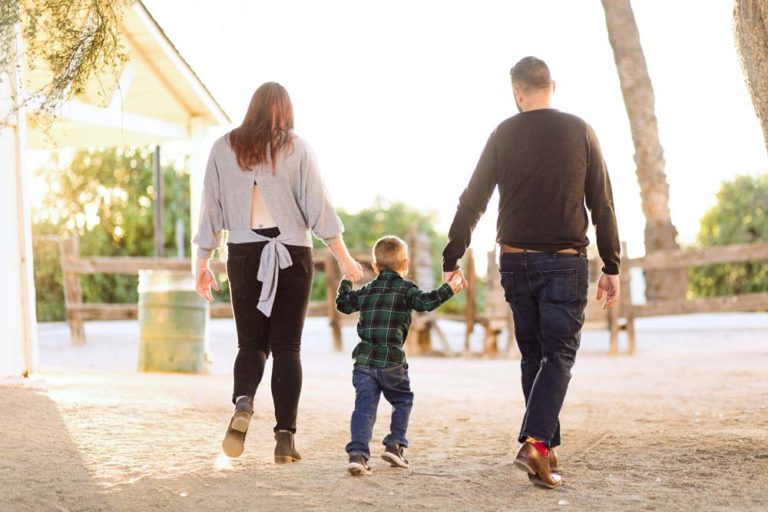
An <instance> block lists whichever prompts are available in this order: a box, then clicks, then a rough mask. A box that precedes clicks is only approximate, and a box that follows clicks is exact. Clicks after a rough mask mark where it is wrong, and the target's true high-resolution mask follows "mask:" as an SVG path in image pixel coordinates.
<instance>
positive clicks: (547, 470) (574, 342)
mask: <svg viewBox="0 0 768 512" xmlns="http://www.w3.org/2000/svg"><path fill="white" fill-rule="evenodd" d="M510 73H511V75H512V90H513V93H514V97H515V103H516V105H517V108H518V110H519V112H520V113H519V114H517V115H515V116H513V117H511V118H509V119H507V120H506V121H504V122H502V123H501V124H500V125H499V126H498V127H497V128H496V129H495V130H494V131H493V133H492V134H491V136H490V138H489V139H488V142H487V144H486V146H485V149H484V150H483V153H482V155H481V156H480V161H479V162H478V164H477V168H476V169H475V172H474V174H473V175H472V178H471V179H470V181H469V185H468V186H467V188H466V189H465V190H464V192H463V193H462V194H461V197H460V199H459V207H458V210H457V212H456V216H455V217H454V219H453V224H452V225H451V228H450V231H449V233H448V240H449V241H448V245H447V246H446V247H445V250H444V251H443V277H444V279H445V280H446V281H447V280H449V279H451V278H452V277H453V276H454V275H455V274H456V273H461V269H459V267H457V265H456V262H457V261H458V260H459V258H461V257H462V256H463V255H464V252H465V251H466V249H467V247H468V246H469V243H470V238H471V234H472V230H473V229H474V227H475V225H476V224H477V221H478V220H479V219H480V216H481V215H482V214H483V213H484V212H485V208H486V206H487V205H488V200H489V198H490V197H491V194H492V193H493V190H494V188H496V187H497V186H498V187H499V217H498V222H497V238H496V240H497V242H498V243H499V244H500V245H501V258H500V260H501V261H500V265H499V267H500V270H501V282H502V287H503V288H504V295H505V298H506V300H507V302H508V303H509V304H510V307H511V308H512V312H513V316H514V320H515V335H516V337H517V343H518V346H519V347H520V353H521V354H522V360H521V362H520V367H521V373H522V385H523V395H524V397H525V403H526V411H525V416H524V418H523V425H522V428H521V430H520V436H519V438H518V440H519V442H520V443H522V445H521V447H520V450H519V451H518V453H517V457H516V458H515V465H516V466H518V467H519V468H520V469H522V470H524V471H526V472H527V473H528V475H529V478H530V479H531V481H532V482H533V483H534V484H536V485H540V486H543V487H548V488H554V487H557V486H558V485H560V484H561V482H562V478H561V476H560V474H559V473H558V472H557V471H556V470H557V455H556V454H555V450H554V448H555V447H556V446H558V445H559V444H560V423H559V420H558V416H559V414H560V409H561V408H562V405H563V401H564V399H565V394H566V391H567V389H568V382H569V380H570V378H571V367H572V366H573V363H574V361H575V358H576V351H577V350H578V348H579V341H580V338H581V327H582V325H583V323H584V307H585V306H586V303H587V285H588V276H587V272H588V266H587V259H586V247H587V245H589V240H588V239H587V236H586V232H587V227H588V223H589V221H588V218H587V211H586V209H585V205H586V208H588V209H589V210H590V212H591V216H592V222H593V223H594V225H595V228H596V232H597V247H598V251H599V253H600V258H601V259H602V261H603V274H602V275H601V276H600V279H599V280H598V291H597V299H598V300H601V299H602V296H603V295H604V294H605V295H606V301H605V303H604V304H603V308H609V307H612V306H613V305H614V304H616V302H617V301H618V297H619V281H618V273H619V238H618V233H617V228H616V218H615V215H614V209H613V198H612V193H611V184H610V181H609V179H608V173H607V170H606V167H605V162H604V161H603V157H602V154H601V152H600V146H599V144H598V142H597V138H596V136H595V134H594V132H593V131H592V128H590V126H589V125H587V124H586V123H585V122H584V121H583V120H581V119H579V118H578V117H576V116H573V115H570V114H566V113H563V112H560V111H558V110H555V109H554V108H552V95H553V94H554V92H555V83H554V82H553V81H552V78H551V76H550V73H549V68H548V67H547V65H546V64H545V63H544V62H543V61H541V60H539V59H537V58H535V57H526V58H524V59H522V60H521V61H520V62H518V63H517V64H515V67H514V68H512V70H511V72H510Z"/></svg>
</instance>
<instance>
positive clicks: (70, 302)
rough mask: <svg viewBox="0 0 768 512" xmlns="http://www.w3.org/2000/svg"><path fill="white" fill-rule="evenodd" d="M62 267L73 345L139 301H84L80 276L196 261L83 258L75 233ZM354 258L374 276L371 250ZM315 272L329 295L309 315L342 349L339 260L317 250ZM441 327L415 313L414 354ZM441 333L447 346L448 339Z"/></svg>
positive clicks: (134, 313)
mask: <svg viewBox="0 0 768 512" xmlns="http://www.w3.org/2000/svg"><path fill="white" fill-rule="evenodd" d="M409 238H410V243H409V245H410V247H411V253H412V255H413V256H412V260H413V262H414V263H413V264H412V275H411V276H410V277H411V278H412V279H417V278H418V279H420V280H424V279H426V274H425V271H424V267H425V264H430V262H429V258H428V257H427V258H425V256H424V251H428V250H429V248H428V244H426V243H425V240H424V237H423V235H419V234H416V233H415V232H411V236H410V237H409ZM59 247H60V255H61V268H62V273H63V278H64V279H63V281H64V282H63V284H64V302H65V308H66V320H67V324H68V325H69V330H70V337H71V341H72V344H73V345H83V344H85V330H84V322H85V321H86V320H132V319H136V318H138V305H136V304H99V303H84V302H83V291H82V285H81V278H82V276H83V275H87V274H124V275H137V274H138V273H139V270H170V271H177V272H191V271H192V261H191V260H190V259H183V258H153V257H134V256H130V257H126V256H118V257H100V256H81V255H80V246H79V239H78V238H77V237H70V238H64V239H61V240H59ZM352 256H353V257H355V259H356V260H357V261H359V262H360V263H361V264H362V266H363V270H364V277H363V279H364V281H367V280H370V279H372V278H373V277H374V273H373V267H372V265H371V260H372V257H371V253H370V252H369V251H352ZM314 259H315V264H314V268H315V271H320V272H324V273H325V275H326V287H327V290H326V299H325V300H321V301H311V302H310V304H309V310H308V315H309V316H327V317H328V321H329V325H330V328H331V336H332V340H333V347H334V349H335V350H342V346H343V343H342V341H343V340H342V336H341V328H342V326H343V325H344V324H351V323H356V321H357V315H350V316H348V315H342V314H340V313H339V312H338V311H337V310H336V290H337V289H338V286H339V282H340V280H341V275H340V273H339V267H338V265H337V264H336V260H335V259H334V257H333V254H331V252H330V251H328V250H327V249H319V250H316V251H315V252H314ZM430 268H431V267H430ZM211 269H212V270H213V272H214V273H215V274H217V275H220V274H223V273H226V263H225V262H223V261H220V260H218V259H212V260H211ZM210 314H211V317H212V318H226V317H231V316H232V309H231V306H230V304H229V303H228V302H218V303H214V304H211V305H210ZM436 329H437V324H436V322H435V320H434V316H433V315H429V314H421V313H418V314H415V317H414V322H413V327H412V329H411V333H410V334H411V335H409V339H408V341H407V342H408V344H409V345H410V346H411V350H412V351H413V352H412V353H414V354H415V353H419V352H426V351H427V350H428V349H427V348H426V347H428V346H431V337H430V333H431V331H433V330H436ZM438 333H439V334H440V335H441V339H442V340H443V344H444V345H445V337H444V336H443V335H442V332H439V331H438Z"/></svg>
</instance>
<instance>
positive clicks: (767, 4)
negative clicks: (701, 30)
mask: <svg viewBox="0 0 768 512" xmlns="http://www.w3.org/2000/svg"><path fill="white" fill-rule="evenodd" d="M733 31H734V35H735V38H736V46H737V47H738V50H739V57H740V59H741V68H742V69H743V70H744V79H745V80H746V82H747V88H748V89H749V93H750V94H751V95H752V104H753V105H754V106H755V112H756V113H757V118H758V119H759V120H760V125H761V126H762V127H763V138H764V139H765V145H766V149H768V97H766V91H768V0H735V2H734V5H733Z"/></svg>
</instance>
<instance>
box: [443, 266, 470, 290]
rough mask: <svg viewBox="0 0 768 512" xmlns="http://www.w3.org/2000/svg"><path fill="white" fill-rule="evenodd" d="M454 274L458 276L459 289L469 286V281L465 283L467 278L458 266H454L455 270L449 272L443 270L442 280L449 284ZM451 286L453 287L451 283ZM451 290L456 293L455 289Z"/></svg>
mask: <svg viewBox="0 0 768 512" xmlns="http://www.w3.org/2000/svg"><path fill="white" fill-rule="evenodd" d="M455 276H458V277H459V279H460V282H461V287H460V288H459V289H461V288H466V287H467V286H469V283H467V279H466V278H465V277H464V272H462V271H461V269H460V268H458V267H457V268H456V270H452V271H450V272H443V282H444V283H449V284H450V282H451V280H452V279H453V278H454V277H455ZM451 288H453V285H451ZM453 291H454V293H456V290H453Z"/></svg>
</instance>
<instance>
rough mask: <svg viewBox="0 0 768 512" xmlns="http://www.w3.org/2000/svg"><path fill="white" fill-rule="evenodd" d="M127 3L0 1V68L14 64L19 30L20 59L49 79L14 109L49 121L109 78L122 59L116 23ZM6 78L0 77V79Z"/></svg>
mask: <svg viewBox="0 0 768 512" xmlns="http://www.w3.org/2000/svg"><path fill="white" fill-rule="evenodd" d="M130 3H131V1H130V0H3V1H2V2H0V70H5V69H9V68H10V67H11V66H16V65H17V59H16V54H17V51H18V50H19V48H18V45H19V42H18V38H17V33H18V32H17V27H19V31H20V35H21V41H23V43H21V44H23V48H21V50H22V53H23V55H24V60H25V62H26V64H27V67H28V68H29V69H30V70H31V71H33V72H34V71H35V70H43V71H45V72H46V76H48V77H49V80H47V81H46V82H45V83H44V84H43V85H42V86H39V87H37V88H36V90H26V91H25V94H24V97H23V98H19V99H17V105H16V108H19V107H28V108H34V110H35V111H37V112H38V113H40V114H43V115H45V116H47V117H52V116H54V117H55V115H56V113H57V112H58V111H59V110H60V108H61V106H62V105H63V103H64V102H65V101H67V100H69V99H71V98H73V97H75V96H77V95H79V94H82V93H83V92H85V90H86V87H87V85H88V84H89V83H91V81H92V80H94V81H95V83H96V84H100V83H101V80H100V77H101V76H114V75H115V74H116V72H117V71H119V69H120V68H121V67H122V65H123V63H124V62H125V61H126V58H127V56H126V53H125V50H124V48H123V46H122V44H121V42H120V24H119V22H120V19H121V16H122V13H123V9H125V8H126V7H127V6H128V5H129V4H130ZM2 79H5V77H4V76H3V74H2V73H0V80H2Z"/></svg>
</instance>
